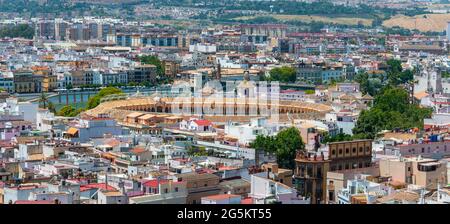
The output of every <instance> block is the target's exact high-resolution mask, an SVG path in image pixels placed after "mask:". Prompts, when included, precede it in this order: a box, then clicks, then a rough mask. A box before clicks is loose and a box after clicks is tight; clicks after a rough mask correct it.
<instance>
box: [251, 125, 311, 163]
mask: <svg viewBox="0 0 450 224" xmlns="http://www.w3.org/2000/svg"><path fill="white" fill-rule="evenodd" d="M250 146H251V147H252V148H254V149H255V150H258V151H264V152H266V153H272V154H274V155H276V157H277V163H278V164H279V165H280V167H282V168H287V169H293V168H294V167H295V160H294V159H295V156H296V152H297V151H298V150H305V144H304V143H303V140H302V137H301V136H300V131H299V130H298V129H297V128H296V127H290V128H287V129H284V130H282V131H280V132H279V133H278V134H277V135H276V136H263V135H258V136H257V137H256V139H255V141H253V142H252V143H251V144H250Z"/></svg>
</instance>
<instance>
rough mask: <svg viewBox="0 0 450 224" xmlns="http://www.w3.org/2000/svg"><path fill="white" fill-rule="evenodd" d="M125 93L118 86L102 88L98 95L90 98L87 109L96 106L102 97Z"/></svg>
mask: <svg viewBox="0 0 450 224" xmlns="http://www.w3.org/2000/svg"><path fill="white" fill-rule="evenodd" d="M120 93H123V91H122V90H121V89H118V88H116V87H106V88H103V89H102V90H100V91H99V92H98V93H97V94H96V95H94V96H92V97H90V98H89V100H88V103H87V109H88V110H89V109H92V108H95V107H96V106H98V105H99V104H100V100H101V99H102V97H105V96H108V95H113V94H120Z"/></svg>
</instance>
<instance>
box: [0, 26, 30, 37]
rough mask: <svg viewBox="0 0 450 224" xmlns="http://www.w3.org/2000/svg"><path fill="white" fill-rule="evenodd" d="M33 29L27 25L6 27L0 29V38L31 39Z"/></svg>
mask: <svg viewBox="0 0 450 224" xmlns="http://www.w3.org/2000/svg"><path fill="white" fill-rule="evenodd" d="M33 35H34V29H33V27H32V26H31V25H28V24H19V25H14V26H7V27H3V28H1V29H0V38H4V37H10V38H16V37H21V38H26V39H33Z"/></svg>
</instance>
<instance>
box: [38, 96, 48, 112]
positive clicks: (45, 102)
mask: <svg viewBox="0 0 450 224" xmlns="http://www.w3.org/2000/svg"><path fill="white" fill-rule="evenodd" d="M48 103H49V102H48V98H47V95H45V93H44V92H42V93H41V96H40V97H39V106H40V107H41V108H44V109H47V108H48Z"/></svg>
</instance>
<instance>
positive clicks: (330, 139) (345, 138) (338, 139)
mask: <svg viewBox="0 0 450 224" xmlns="http://www.w3.org/2000/svg"><path fill="white" fill-rule="evenodd" d="M351 140H353V137H352V136H351V135H348V134H345V133H339V134H337V135H336V136H333V137H331V136H330V135H328V134H326V135H324V137H323V139H322V143H329V142H342V141H351Z"/></svg>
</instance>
